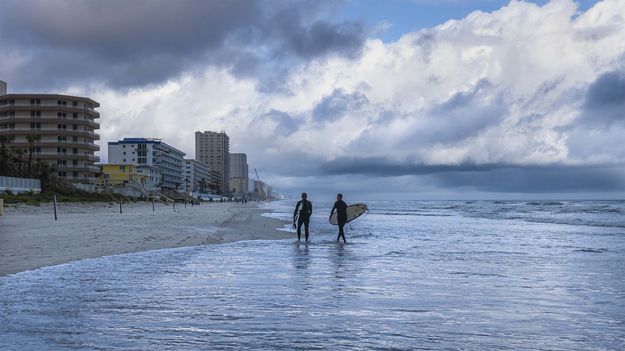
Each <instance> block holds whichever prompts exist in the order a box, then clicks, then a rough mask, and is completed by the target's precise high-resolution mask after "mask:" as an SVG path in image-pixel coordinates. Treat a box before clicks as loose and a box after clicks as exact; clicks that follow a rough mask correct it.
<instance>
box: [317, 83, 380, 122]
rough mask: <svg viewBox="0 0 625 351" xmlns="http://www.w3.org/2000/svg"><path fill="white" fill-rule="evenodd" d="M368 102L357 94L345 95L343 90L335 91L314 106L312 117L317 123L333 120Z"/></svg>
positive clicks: (363, 96) (364, 97) (361, 95)
mask: <svg viewBox="0 0 625 351" xmlns="http://www.w3.org/2000/svg"><path fill="white" fill-rule="evenodd" d="M368 102H369V100H368V99H367V97H366V96H365V95H363V94H361V93H359V92H353V93H351V94H347V93H345V91H343V89H335V90H334V91H333V92H332V94H330V95H328V96H326V97H324V98H323V99H321V101H319V102H318V103H317V104H315V107H314V108H313V116H314V117H315V119H317V120H319V121H329V120H334V119H337V118H339V117H341V116H342V115H343V114H345V113H346V112H348V111H350V110H357V109H359V108H361V107H362V106H364V105H365V104H367V103H368Z"/></svg>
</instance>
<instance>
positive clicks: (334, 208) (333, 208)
mask: <svg viewBox="0 0 625 351" xmlns="http://www.w3.org/2000/svg"><path fill="white" fill-rule="evenodd" d="M334 211H336V202H335V203H334V206H332V210H331V211H330V216H332V215H333V214H334Z"/></svg>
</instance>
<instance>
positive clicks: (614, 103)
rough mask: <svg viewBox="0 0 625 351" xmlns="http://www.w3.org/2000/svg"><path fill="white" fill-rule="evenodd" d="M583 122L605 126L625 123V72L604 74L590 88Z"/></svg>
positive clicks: (584, 108)
mask: <svg viewBox="0 0 625 351" xmlns="http://www.w3.org/2000/svg"><path fill="white" fill-rule="evenodd" d="M582 121H583V122H584V123H590V124H595V125H603V126H609V125H611V124H612V123H613V122H623V121H625V71H613V72H607V73H604V74H602V75H601V76H599V78H597V79H596V80H595V81H594V82H593V83H592V84H591V85H590V86H589V87H588V91H587V92H586V99H585V102H584V107H583V113H582Z"/></svg>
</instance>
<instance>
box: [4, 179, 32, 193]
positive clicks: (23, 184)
mask: <svg viewBox="0 0 625 351" xmlns="http://www.w3.org/2000/svg"><path fill="white" fill-rule="evenodd" d="M0 191H1V192H4V191H11V192H14V193H26V192H30V191H32V192H35V193H39V192H41V181H40V180H39V179H30V178H16V177H0Z"/></svg>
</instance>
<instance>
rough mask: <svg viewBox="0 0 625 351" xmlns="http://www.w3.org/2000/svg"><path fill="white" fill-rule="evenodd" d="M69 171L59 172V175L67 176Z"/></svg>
mask: <svg viewBox="0 0 625 351" xmlns="http://www.w3.org/2000/svg"><path fill="white" fill-rule="evenodd" d="M66 176H67V173H66V172H59V177H66Z"/></svg>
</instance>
